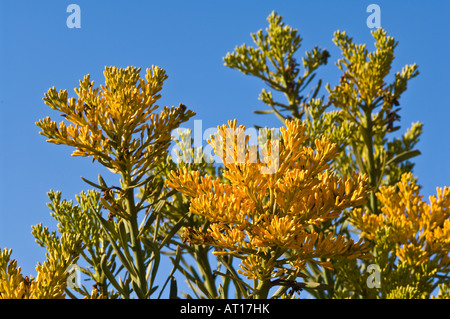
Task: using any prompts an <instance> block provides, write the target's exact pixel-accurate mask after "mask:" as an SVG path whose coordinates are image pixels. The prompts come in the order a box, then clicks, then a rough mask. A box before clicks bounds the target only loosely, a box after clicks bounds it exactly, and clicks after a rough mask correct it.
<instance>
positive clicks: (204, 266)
mask: <svg viewBox="0 0 450 319" xmlns="http://www.w3.org/2000/svg"><path fill="white" fill-rule="evenodd" d="M195 255H196V257H197V258H196V259H197V264H198V267H199V268H200V272H201V273H202V275H203V276H204V277H205V284H206V288H207V289H208V291H209V293H210V295H211V296H213V297H214V298H216V297H217V296H218V295H217V288H216V283H215V278H214V275H213V273H212V271H211V266H210V264H209V260H208V249H205V248H204V247H202V246H198V248H197V249H196V252H195Z"/></svg>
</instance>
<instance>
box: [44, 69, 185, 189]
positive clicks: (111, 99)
mask: <svg viewBox="0 0 450 319" xmlns="http://www.w3.org/2000/svg"><path fill="white" fill-rule="evenodd" d="M139 72H140V68H136V67H128V68H126V69H119V68H117V67H106V68H105V71H104V76H105V85H100V88H95V89H94V81H90V75H86V76H85V77H84V79H83V80H82V81H80V87H79V88H76V89H75V93H76V94H77V96H78V99H75V98H68V94H67V91H66V90H60V91H59V92H58V91H57V90H56V89H55V88H51V89H50V90H49V91H48V92H47V93H46V94H45V98H44V101H45V103H46V104H47V105H49V106H50V107H51V108H53V109H55V110H57V111H60V112H61V113H62V114H61V115H62V116H63V117H64V118H65V120H66V121H67V122H69V123H70V124H69V125H67V124H66V123H65V122H64V121H63V122H61V123H60V124H59V126H58V124H57V123H56V122H55V121H52V120H51V119H50V118H49V117H47V118H45V119H43V120H40V121H39V122H37V123H36V124H37V125H38V126H39V127H40V128H41V129H42V132H40V134H42V135H44V136H46V137H48V142H51V143H55V144H65V145H69V146H73V147H75V148H76V150H75V151H74V152H73V153H72V156H92V157H93V159H95V160H97V161H99V162H100V163H101V164H103V165H104V166H106V167H108V168H109V169H111V170H112V171H114V172H120V173H123V174H124V175H130V174H131V175H132V177H134V180H133V182H134V183H138V182H139V180H140V179H141V178H142V177H144V176H145V174H146V173H148V172H149V171H150V170H151V169H152V168H154V167H156V166H157V165H158V163H160V162H162V161H164V160H165V158H166V155H167V148H168V146H169V143H170V141H171V131H172V130H173V129H175V128H177V127H178V126H179V125H180V124H181V123H183V122H185V121H187V120H188V119H189V118H190V117H192V116H193V115H194V112H192V111H190V110H187V108H186V106H184V105H182V104H180V106H179V107H178V108H175V107H171V108H169V107H164V109H163V110H162V111H161V112H160V113H154V111H155V110H156V109H157V108H158V105H156V104H155V102H156V101H157V100H158V99H159V98H160V97H161V95H160V94H159V92H160V91H161V89H162V85H163V82H164V80H165V79H166V78H167V75H166V73H165V71H164V70H163V69H161V68H159V67H157V66H153V67H152V68H151V69H147V72H146V75H145V78H141V77H140V75H139Z"/></svg>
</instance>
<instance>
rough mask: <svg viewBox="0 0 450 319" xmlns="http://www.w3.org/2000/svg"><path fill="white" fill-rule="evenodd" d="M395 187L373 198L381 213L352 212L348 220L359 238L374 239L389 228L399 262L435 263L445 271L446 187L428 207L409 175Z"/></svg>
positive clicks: (449, 192)
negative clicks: (360, 235) (378, 201)
mask: <svg viewBox="0 0 450 319" xmlns="http://www.w3.org/2000/svg"><path fill="white" fill-rule="evenodd" d="M396 186H397V188H398V189H396V187H395V186H384V187H381V188H380V192H379V193H377V197H378V198H379V200H380V203H381V204H382V208H381V211H382V214H380V215H373V214H370V213H369V212H363V211H362V210H354V211H353V213H352V221H353V223H354V225H355V226H356V227H357V228H359V229H360V230H361V231H362V235H363V236H364V237H366V238H368V239H371V240H375V241H376V240H377V232H378V231H379V230H381V229H383V228H386V229H389V238H388V239H389V242H390V243H392V244H393V245H394V246H395V247H398V248H397V249H396V254H397V256H398V257H399V259H400V261H402V262H407V263H408V264H410V265H411V266H418V265H422V264H425V263H427V262H430V261H431V260H435V261H436V262H437V265H438V268H440V269H441V270H442V271H444V270H445V269H447V271H448V269H449V267H450V258H449V255H448V252H449V250H450V239H449V238H450V188H449V187H445V188H443V189H442V188H438V189H437V196H430V198H429V202H430V203H429V204H427V203H426V202H425V201H424V200H423V196H421V195H420V193H419V186H418V185H417V184H416V183H415V181H414V180H413V176H412V174H411V173H405V174H403V175H402V178H401V181H400V182H398V183H397V185H396Z"/></svg>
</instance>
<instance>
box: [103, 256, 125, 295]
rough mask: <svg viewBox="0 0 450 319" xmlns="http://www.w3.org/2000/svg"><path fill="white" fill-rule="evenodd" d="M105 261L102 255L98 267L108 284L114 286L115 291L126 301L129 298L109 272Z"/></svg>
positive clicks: (105, 258)
mask: <svg viewBox="0 0 450 319" xmlns="http://www.w3.org/2000/svg"><path fill="white" fill-rule="evenodd" d="M106 261H107V256H106V255H103V256H102V258H101V260H100V267H101V269H102V271H103V273H104V274H105V276H106V278H108V280H109V282H110V283H111V284H112V285H113V286H114V288H116V289H117V291H118V292H119V293H120V294H121V295H122V296H123V297H124V298H126V299H128V298H130V296H129V295H128V293H127V292H126V290H125V289H124V287H123V286H122V285H120V284H119V283H118V282H117V280H116V277H115V276H114V275H113V274H112V272H111V271H110V270H109V268H108V265H107V264H106Z"/></svg>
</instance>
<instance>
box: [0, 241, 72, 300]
mask: <svg viewBox="0 0 450 319" xmlns="http://www.w3.org/2000/svg"><path fill="white" fill-rule="evenodd" d="M79 245H80V240H79V237H75V238H73V237H70V236H69V237H68V236H62V237H61V244H60V245H57V246H55V247H53V248H54V249H53V250H52V251H49V253H48V254H47V260H46V261H44V262H43V263H42V264H40V263H39V264H38V265H37V266H36V271H37V276H36V278H34V277H33V276H30V277H28V276H26V277H24V276H23V275H22V273H21V268H20V267H17V261H16V260H15V259H11V252H12V250H7V249H4V250H3V251H1V252H0V299H64V298H65V290H66V287H67V280H68V276H69V273H68V272H67V270H68V267H69V265H71V264H72V263H75V262H76V260H77V258H78V257H76V255H77V254H76V251H77V250H78V249H79Z"/></svg>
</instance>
